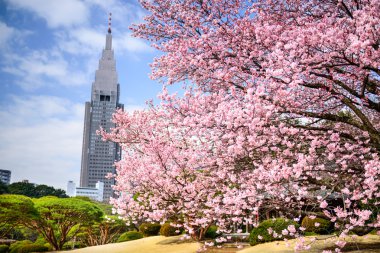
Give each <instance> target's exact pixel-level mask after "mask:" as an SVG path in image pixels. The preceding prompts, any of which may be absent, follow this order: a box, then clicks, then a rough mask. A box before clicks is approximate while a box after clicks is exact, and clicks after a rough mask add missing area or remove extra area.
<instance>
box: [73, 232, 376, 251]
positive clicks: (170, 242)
mask: <svg viewBox="0 0 380 253" xmlns="http://www.w3.org/2000/svg"><path fill="white" fill-rule="evenodd" d="M311 238H312V237H308V238H306V240H308V241H309V242H310V241H311V240H312V239H311ZM336 239H337V238H336V237H331V236H330V237H329V236H319V237H318V240H316V241H315V242H314V243H312V244H311V246H312V248H311V250H309V251H304V252H310V253H317V252H322V250H324V249H330V250H332V251H334V248H335V246H334V242H335V241H336ZM294 245H295V240H291V241H289V247H287V246H286V245H285V242H283V241H280V242H270V243H264V244H259V245H256V246H254V247H247V248H245V249H242V250H237V249H233V248H224V249H209V250H207V251H206V253H235V252H238V253H291V252H294ZM199 248H200V244H199V243H197V242H183V241H181V240H180V239H179V237H178V236H176V237H169V238H168V237H163V236H152V237H147V238H143V239H139V240H135V241H130V242H123V243H113V244H107V245H101V246H95V247H88V248H83V249H77V250H73V251H70V252H73V253H195V252H196V251H197V250H198V249H199ZM343 252H350V253H380V236H378V235H368V236H363V237H357V238H356V239H355V240H353V239H348V240H347V245H346V247H345V249H344V251H343Z"/></svg>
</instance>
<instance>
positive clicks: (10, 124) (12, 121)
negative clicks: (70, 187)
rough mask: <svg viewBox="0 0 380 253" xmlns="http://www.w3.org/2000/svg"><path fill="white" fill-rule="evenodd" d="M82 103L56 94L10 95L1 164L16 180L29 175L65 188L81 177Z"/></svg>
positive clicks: (0, 112)
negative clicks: (69, 182)
mask: <svg viewBox="0 0 380 253" xmlns="http://www.w3.org/2000/svg"><path fill="white" fill-rule="evenodd" d="M83 108H84V106H83V105H82V104H75V103H72V102H71V101H69V100H66V99H62V98H58V97H53V96H28V97H16V96H13V97H11V99H10V103H9V105H8V106H2V107H1V109H0V117H1V119H2V124H1V125H0V139H1V142H0V164H2V168H4V169H9V170H11V171H12V181H13V182H16V181H20V180H23V179H28V180H29V181H31V182H33V183H38V184H47V185H52V186H55V187H59V188H62V189H65V188H66V184H67V181H68V180H74V181H77V182H78V180H79V174H80V159H81V149H82V131H83Z"/></svg>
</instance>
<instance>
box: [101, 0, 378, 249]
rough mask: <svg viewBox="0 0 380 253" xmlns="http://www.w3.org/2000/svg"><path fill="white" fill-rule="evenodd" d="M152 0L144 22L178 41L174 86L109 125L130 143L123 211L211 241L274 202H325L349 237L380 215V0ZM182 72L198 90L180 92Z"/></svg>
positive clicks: (314, 206) (120, 184) (152, 33)
mask: <svg viewBox="0 0 380 253" xmlns="http://www.w3.org/2000/svg"><path fill="white" fill-rule="evenodd" d="M141 4H142V5H143V7H144V8H145V9H147V10H148V11H149V13H150V14H149V15H148V16H147V17H146V22H145V23H143V24H139V25H136V26H134V27H133V30H134V33H135V35H136V36H138V37H141V38H144V39H147V40H149V41H151V42H152V43H153V45H154V47H156V48H157V49H158V50H160V51H162V52H163V53H164V54H163V55H162V56H161V57H159V58H157V59H155V61H154V63H153V64H152V69H153V73H152V78H154V79H159V80H161V81H162V82H163V83H164V89H163V92H162V94H161V95H160V98H161V100H162V102H161V104H160V105H158V106H155V107H154V106H151V107H150V109H148V110H146V111H141V112H135V113H134V114H128V113H124V112H118V113H116V114H115V115H114V120H115V122H116V123H117V127H116V128H115V129H114V130H113V131H112V132H110V133H104V132H103V135H104V137H105V138H107V139H110V140H112V141H116V142H119V143H121V145H122V146H123V149H124V157H123V160H122V161H121V162H119V163H118V164H117V172H118V173H117V175H116V179H117V186H116V190H117V191H119V194H120V196H119V198H118V199H116V200H114V204H115V206H116V208H117V209H118V211H119V212H120V213H122V214H125V215H127V216H131V217H134V218H136V217H140V218H141V217H143V218H144V219H148V220H149V219H151V220H157V221H162V222H164V221H166V220H170V221H173V222H177V224H178V226H184V227H185V228H186V229H187V230H188V231H189V232H190V234H192V235H193V237H194V238H198V239H202V234H203V232H204V231H205V230H206V229H207V227H208V226H209V225H210V224H212V223H216V224H217V225H218V226H219V228H220V230H222V231H229V229H230V228H231V224H234V223H243V222H250V223H253V220H252V218H253V216H254V215H255V214H257V212H259V210H260V209H263V208H275V209H276V210H278V211H282V213H283V214H284V215H286V216H287V217H289V218H296V217H298V216H299V215H301V216H303V215H309V214H311V213H313V212H314V213H316V212H319V211H323V213H324V216H325V217H328V218H329V219H331V220H332V221H334V222H336V226H337V227H339V228H340V229H341V233H342V236H344V235H345V234H347V233H348V232H349V231H350V230H353V229H356V228H366V227H372V228H373V227H376V228H378V227H379V226H380V218H379V216H378V210H377V206H378V205H379V198H380V189H379V186H380V178H379V174H380V161H379V151H380V133H379V129H380V121H379V119H380V104H379V103H380V101H379V86H380V81H379V78H380V77H379V75H380V49H379V44H380V2H379V1H377V0H364V1H355V0H339V1H335V0H323V1H320V0H318V1H317V0H315V1H314V0H311V1H305V0H265V1H264V0H263V1H261V0H257V1H246V0H244V1H243V0H209V1H207V0H195V1H194V0H191V1H190V0H149V1H148V0H146V1H145V0H142V1H141ZM179 82H184V83H185V84H186V85H185V86H184V89H185V90H186V91H185V94H184V95H183V96H176V95H173V94H169V93H168V92H167V90H166V88H165V86H166V85H171V84H172V83H179ZM332 198H338V199H339V200H340V201H341V202H340V203H332V201H331V199H332ZM295 235H297V233H295ZM297 245H298V246H297V247H298V248H299V249H302V247H303V245H302V243H299V244H297ZM339 245H343V244H339ZM339 245H338V246H339ZM343 246H344V245H343ZM339 247H340V246H339Z"/></svg>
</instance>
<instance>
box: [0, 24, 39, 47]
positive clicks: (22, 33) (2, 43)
mask: <svg viewBox="0 0 380 253" xmlns="http://www.w3.org/2000/svg"><path fill="white" fill-rule="evenodd" d="M30 34H32V32H31V31H28V30H19V29H16V28H14V27H11V26H8V25H7V24H6V23H3V22H1V21H0V50H4V51H5V50H9V47H11V46H13V44H14V43H17V44H18V45H19V46H20V45H23V44H24V39H25V37H26V36H28V35H30Z"/></svg>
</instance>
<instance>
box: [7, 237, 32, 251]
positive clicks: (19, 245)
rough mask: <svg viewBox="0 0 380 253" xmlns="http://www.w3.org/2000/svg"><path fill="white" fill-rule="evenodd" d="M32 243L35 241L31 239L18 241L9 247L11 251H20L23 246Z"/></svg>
mask: <svg viewBox="0 0 380 253" xmlns="http://www.w3.org/2000/svg"><path fill="white" fill-rule="evenodd" d="M32 244H33V242H32V241H29V240H23V241H17V242H15V243H12V244H11V246H10V247H9V253H18V252H19V250H20V249H21V248H22V247H24V246H26V245H32Z"/></svg>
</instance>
